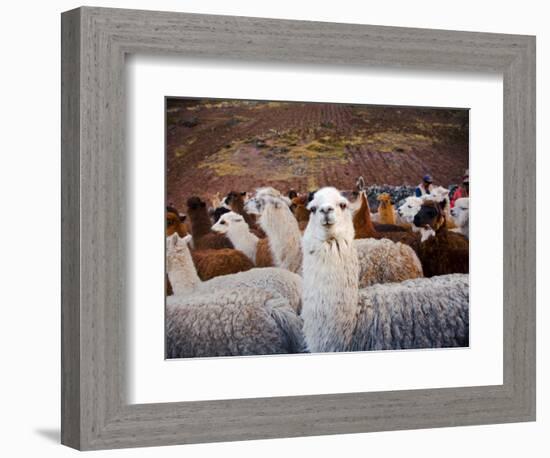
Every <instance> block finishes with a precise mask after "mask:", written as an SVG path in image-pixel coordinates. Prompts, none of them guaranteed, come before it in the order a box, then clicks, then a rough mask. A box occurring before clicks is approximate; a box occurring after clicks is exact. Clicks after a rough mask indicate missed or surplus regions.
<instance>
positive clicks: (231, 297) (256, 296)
mask: <svg viewBox="0 0 550 458" xmlns="http://www.w3.org/2000/svg"><path fill="white" fill-rule="evenodd" d="M304 351H306V347H305V342H304V338H303V334H302V319H301V318H300V317H299V316H298V315H297V314H296V313H295V312H294V311H293V310H292V309H291V308H290V307H288V305H287V302H286V301H285V300H284V299H282V298H280V297H277V296H275V295H274V294H273V293H270V292H269V291H266V290H262V289H254V288H238V289H233V290H228V291H224V292H223V294H220V293H219V292H211V293H210V294H204V293H201V294H200V295H191V296H186V297H182V296H176V297H173V298H172V299H171V300H170V302H169V303H168V305H167V307H166V357H167V358H189V357H213V356H246V355H272V354H282V353H283V354H284V353H301V352H304Z"/></svg>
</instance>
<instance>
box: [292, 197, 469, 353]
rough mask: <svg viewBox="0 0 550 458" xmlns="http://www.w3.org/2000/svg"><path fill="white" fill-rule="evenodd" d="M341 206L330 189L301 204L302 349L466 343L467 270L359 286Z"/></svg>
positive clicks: (348, 218)
mask: <svg viewBox="0 0 550 458" xmlns="http://www.w3.org/2000/svg"><path fill="white" fill-rule="evenodd" d="M348 204H349V203H348V201H347V199H345V198H344V197H343V196H342V195H341V194H340V193H339V192H338V190H337V189H335V188H323V189H321V190H319V191H317V192H316V193H315V196H314V199H313V200H312V201H311V202H310V203H309V205H308V208H309V210H310V211H311V215H310V220H309V224H308V226H307V228H306V230H305V232H304V238H303V241H302V244H303V253H304V261H303V296H302V298H303V299H302V318H303V320H304V325H303V332H304V337H305V339H306V343H307V345H308V348H309V350H310V351H312V352H334V351H353V350H368V349H374V348H377V349H389V348H424V347H428V346H429V347H444V346H464V345H468V321H467V320H468V312H467V308H468V301H467V296H468V281H467V275H458V276H455V277H456V278H454V279H451V278H446V277H453V276H444V277H438V278H435V279H424V278H422V279H416V280H408V281H406V282H403V283H389V284H384V285H375V286H373V287H369V288H366V289H365V290H361V291H360V290H359V280H358V279H359V269H360V266H359V261H358V257H357V252H356V248H355V244H354V242H353V241H354V235H355V234H354V229H353V221H352V213H351V211H350V209H349V207H348ZM403 285H405V286H403ZM442 285H444V287H443V286H442ZM380 291H382V294H381V293H380ZM411 311H412V313H413V315H411ZM394 312H395V313H394ZM427 315H429V318H427ZM388 334H390V335H391V338H388V337H387V335H388Z"/></svg>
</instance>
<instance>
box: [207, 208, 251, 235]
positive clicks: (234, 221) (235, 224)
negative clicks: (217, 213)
mask: <svg viewBox="0 0 550 458" xmlns="http://www.w3.org/2000/svg"><path fill="white" fill-rule="evenodd" d="M239 228H242V229H246V230H248V224H247V223H246V221H245V220H244V218H243V217H242V216H241V215H239V214H238V213H235V212H229V213H225V214H224V215H222V216H221V217H220V219H219V220H218V222H217V223H216V224H214V225H213V226H212V230H213V231H216V232H220V233H222V234H226V233H227V232H229V231H230V230H234V229H239Z"/></svg>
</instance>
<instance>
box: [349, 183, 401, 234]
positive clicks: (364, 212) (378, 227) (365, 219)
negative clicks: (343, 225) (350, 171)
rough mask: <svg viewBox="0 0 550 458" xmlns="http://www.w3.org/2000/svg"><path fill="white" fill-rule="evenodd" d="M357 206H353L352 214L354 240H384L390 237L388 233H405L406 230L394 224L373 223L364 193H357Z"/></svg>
mask: <svg viewBox="0 0 550 458" xmlns="http://www.w3.org/2000/svg"><path fill="white" fill-rule="evenodd" d="M358 201H359V204H358V205H357V204H356V205H355V208H356V210H355V211H354V213H353V227H354V229H355V238H356V239H364V238H371V237H372V238H386V237H391V236H389V235H388V232H397V233H398V234H400V233H403V232H406V231H407V228H406V227H403V226H398V225H396V224H379V223H373V221H372V214H371V212H370V207H369V202H368V199H367V194H366V192H365V191H364V190H363V191H360V192H359V199H358Z"/></svg>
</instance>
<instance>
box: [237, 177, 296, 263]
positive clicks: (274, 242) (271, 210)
mask: <svg viewBox="0 0 550 458" xmlns="http://www.w3.org/2000/svg"><path fill="white" fill-rule="evenodd" d="M289 205H290V200H289V199H288V198H286V197H285V196H283V195H282V194H281V193H280V192H279V191H277V190H276V189H273V188H260V189H258V190H256V195H255V196H254V197H253V198H251V199H249V200H248V201H247V202H246V204H245V211H246V212H248V213H249V214H251V215H257V216H258V217H259V220H258V223H259V224H260V227H261V228H262V229H263V231H264V232H265V233H266V235H267V238H268V239H269V246H270V248H271V253H272V255H273V260H274V262H275V265H276V266H277V267H281V268H283V269H287V270H290V271H291V272H296V273H299V272H300V270H301V267H302V250H301V233H300V228H299V226H298V221H296V218H295V217H294V215H293V214H292V211H291V210H290V207H289Z"/></svg>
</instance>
